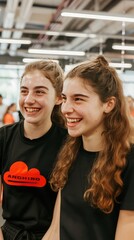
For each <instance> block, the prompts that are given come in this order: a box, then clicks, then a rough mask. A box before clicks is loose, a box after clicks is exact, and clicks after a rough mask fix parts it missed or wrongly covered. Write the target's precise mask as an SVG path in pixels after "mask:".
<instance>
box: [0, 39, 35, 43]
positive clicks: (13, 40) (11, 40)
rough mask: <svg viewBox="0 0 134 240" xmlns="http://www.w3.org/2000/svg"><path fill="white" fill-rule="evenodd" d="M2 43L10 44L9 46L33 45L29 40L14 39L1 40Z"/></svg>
mask: <svg viewBox="0 0 134 240" xmlns="http://www.w3.org/2000/svg"><path fill="white" fill-rule="evenodd" d="M0 43H9V44H26V45H28V44H31V43H32V41H31V40H29V39H12V38H0Z"/></svg>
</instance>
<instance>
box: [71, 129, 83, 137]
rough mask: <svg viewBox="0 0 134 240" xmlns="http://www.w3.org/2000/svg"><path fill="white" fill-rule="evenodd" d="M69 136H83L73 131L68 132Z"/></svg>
mask: <svg viewBox="0 0 134 240" xmlns="http://www.w3.org/2000/svg"><path fill="white" fill-rule="evenodd" d="M68 134H69V135H70V136H71V137H80V136H81V134H80V133H77V132H73V131H69V130H68Z"/></svg>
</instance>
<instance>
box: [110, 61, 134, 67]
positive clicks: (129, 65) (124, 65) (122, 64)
mask: <svg viewBox="0 0 134 240" xmlns="http://www.w3.org/2000/svg"><path fill="white" fill-rule="evenodd" d="M109 66H110V67H114V68H131V67H132V64H131V63H115V62H110V63H109Z"/></svg>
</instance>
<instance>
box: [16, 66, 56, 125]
mask: <svg viewBox="0 0 134 240" xmlns="http://www.w3.org/2000/svg"><path fill="white" fill-rule="evenodd" d="M55 104H58V97H56V93H55V89H54V87H53V85H52V83H51V82H50V80H49V79H47V78H46V77H44V75H43V74H42V73H41V72H40V71H38V70H35V71H32V72H29V73H27V74H26V75H24V76H23V78H22V81H21V85H20V99H19V105H20V111H21V113H22V115H23V116H24V119H25V123H30V124H36V125H43V126H44V124H46V126H50V125H51V113H52V110H53V108H54V105H55Z"/></svg>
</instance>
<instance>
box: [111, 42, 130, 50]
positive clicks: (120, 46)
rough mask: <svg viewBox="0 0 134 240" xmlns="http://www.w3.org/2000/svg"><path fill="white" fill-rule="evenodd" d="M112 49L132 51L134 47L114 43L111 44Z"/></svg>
mask: <svg viewBox="0 0 134 240" xmlns="http://www.w3.org/2000/svg"><path fill="white" fill-rule="evenodd" d="M112 49H114V50H126V51H134V45H121V44H118V43H115V44H113V46H112Z"/></svg>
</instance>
